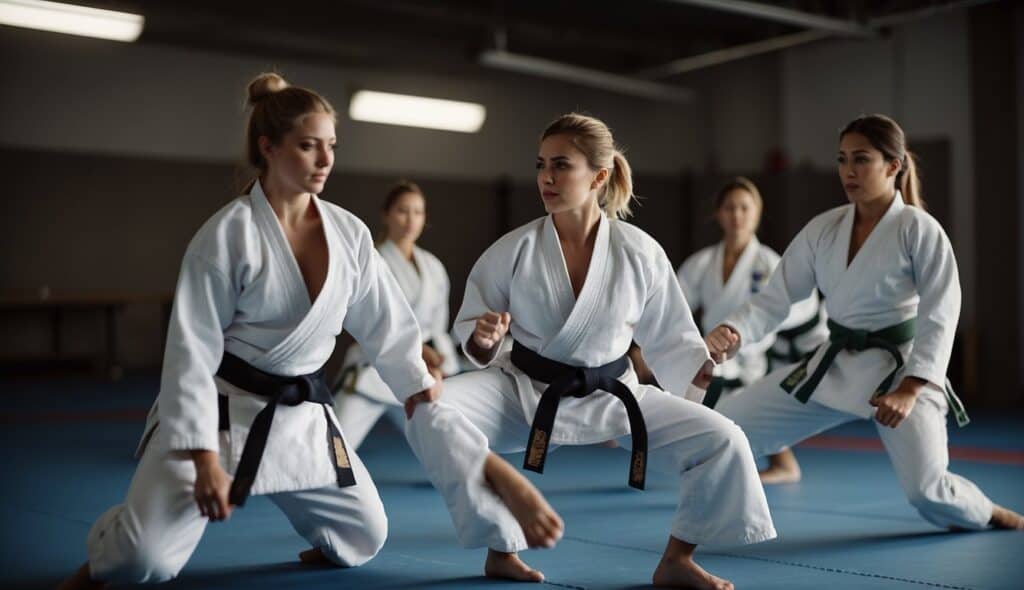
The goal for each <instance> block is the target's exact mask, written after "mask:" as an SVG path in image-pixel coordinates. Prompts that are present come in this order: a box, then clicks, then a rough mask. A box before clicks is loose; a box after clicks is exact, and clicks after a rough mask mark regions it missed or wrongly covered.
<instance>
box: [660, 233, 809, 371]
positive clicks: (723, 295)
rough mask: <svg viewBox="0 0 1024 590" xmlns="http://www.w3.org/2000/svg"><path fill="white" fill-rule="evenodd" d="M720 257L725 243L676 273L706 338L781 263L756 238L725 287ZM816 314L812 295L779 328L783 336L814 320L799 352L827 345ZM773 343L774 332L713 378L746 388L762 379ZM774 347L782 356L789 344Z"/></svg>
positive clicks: (797, 342)
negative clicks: (783, 332) (814, 322)
mask: <svg viewBox="0 0 1024 590" xmlns="http://www.w3.org/2000/svg"><path fill="white" fill-rule="evenodd" d="M724 257H725V244H724V243H718V244H715V245H713V246H708V247H706V248H703V249H701V250H698V251H697V252H696V253H695V254H693V255H691V256H690V257H689V258H687V259H686V260H685V261H684V262H683V264H682V266H680V267H679V271H678V272H677V277H678V279H679V285H680V287H682V290H683V295H684V296H685V297H686V301H687V303H689V304H690V309H692V310H693V311H696V310H698V309H701V310H702V314H701V327H702V328H703V329H704V333H705V334H707V333H708V332H710V331H711V330H713V329H714V328H715V326H717V325H719V324H721V323H722V322H723V321H724V320H725V318H726V317H728V316H729V314H730V313H732V312H734V311H736V310H737V309H739V308H740V307H741V306H742V305H743V304H744V303H746V302H747V301H748V300H749V299H750V297H751V296H753V295H754V294H756V293H758V292H759V291H760V290H761V289H762V288H763V287H764V286H765V285H766V284H767V283H768V279H769V277H771V275H772V272H774V271H775V267H776V266H777V265H778V264H779V260H780V257H779V255H778V254H777V253H776V252H775V250H772V249H771V248H769V247H768V246H765V245H764V244H762V243H761V242H760V241H759V240H758V239H757V237H756V236H755V237H753V238H752V239H751V240H750V243H749V244H747V246H746V248H744V249H743V252H742V253H741V254H740V257H739V259H738V260H737V261H736V266H735V267H734V268H733V270H732V273H731V274H730V275H729V279H728V280H727V281H723V280H722V269H723V264H724ZM818 308H819V298H818V293H817V291H814V292H812V293H811V295H810V296H809V297H807V298H805V299H803V300H801V301H798V302H795V303H794V304H793V306H792V308H791V310H790V313H789V316H788V317H787V318H786V320H785V321H784V322H783V323H782V324H781V325H780V326H779V328H778V329H779V330H787V329H790V328H794V327H797V326H801V325H804V324H806V323H807V322H809V321H810V320H812V319H815V318H817V319H818V321H817V323H816V324H815V325H814V327H813V328H811V329H810V330H808V331H807V332H805V333H803V334H801V335H800V336H798V337H797V338H796V339H795V342H794V344H795V345H796V346H797V348H798V350H802V351H806V352H810V351H812V350H814V349H815V348H817V346H818V345H819V344H821V343H822V342H824V341H825V340H827V339H828V330H827V329H826V328H825V321H824V318H823V317H822V316H821V314H819V309H818ZM776 340H777V339H776V334H775V332H774V331H773V332H769V333H768V334H766V335H765V336H764V337H763V338H762V339H761V340H760V341H758V342H754V343H751V344H749V345H748V344H744V345H743V348H742V350H740V352H739V354H737V355H736V356H735V357H733V358H731V359H729V360H727V361H726V362H724V363H721V364H720V365H718V366H717V367H715V376H716V377H721V378H722V379H725V380H726V381H727V382H729V381H735V380H738V381H740V382H742V383H743V384H744V385H747V384H750V383H753V382H755V381H757V380H758V379H760V378H761V377H764V376H765V374H766V373H767V372H768V356H767V353H768V351H769V350H770V349H772V348H773V347H775V346H776V344H777V342H776ZM778 344H779V349H780V351H783V350H784V351H785V352H786V353H788V352H789V343H788V342H787V343H778ZM726 389H727V390H728V389H730V388H729V387H727V388H726Z"/></svg>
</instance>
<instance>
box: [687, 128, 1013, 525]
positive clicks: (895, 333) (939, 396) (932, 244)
mask: <svg viewBox="0 0 1024 590" xmlns="http://www.w3.org/2000/svg"><path fill="white" fill-rule="evenodd" d="M837 160H838V172H839V180H840V182H841V183H842V185H843V188H844V189H845V191H846V196H847V198H848V199H849V201H850V203H849V204H847V205H843V206H840V207H836V208H835V209H831V210H829V211H826V212H825V213H822V214H821V215H818V216H817V217H815V218H814V219H812V220H811V221H810V222H809V223H808V224H807V225H806V226H805V227H804V228H803V229H802V230H801V231H800V233H799V234H797V236H796V237H795V238H794V239H793V241H792V242H791V243H790V245H789V247H788V248H786V252H785V253H784V254H783V255H782V261H781V262H780V263H779V266H778V268H777V269H776V271H775V274H773V275H772V278H771V280H770V281H769V282H768V285H767V286H765V288H764V289H762V290H761V292H760V293H758V294H757V295H755V296H754V297H753V298H752V299H751V300H750V301H749V302H747V304H746V305H744V306H743V307H742V308H740V309H739V310H737V311H736V312H735V313H733V314H731V315H730V316H729V317H728V318H726V319H725V320H724V321H722V322H721V324H720V325H719V326H718V327H716V328H715V329H714V330H712V331H711V332H710V333H709V334H708V335H707V338H706V340H707V343H708V347H709V349H710V350H711V352H712V354H716V355H727V356H730V357H731V356H734V355H735V354H736V351H737V350H738V349H739V348H740V347H741V346H744V345H746V344H747V343H748V342H757V341H758V340H760V339H761V338H763V337H764V335H765V334H768V333H770V332H771V331H772V330H774V329H775V328H776V327H777V326H778V325H779V324H780V323H781V322H782V321H783V320H784V319H785V318H786V316H787V315H788V314H789V310H790V307H791V306H792V304H793V302H795V301H799V300H801V299H804V298H806V297H808V296H810V295H811V293H812V292H813V291H814V289H815V288H817V289H818V290H820V291H821V292H822V293H823V294H824V296H825V308H826V311H827V312H828V317H829V320H828V328H829V332H830V334H829V341H828V342H827V343H825V344H823V345H821V346H820V347H818V350H817V351H815V353H814V354H813V355H811V356H810V357H807V358H806V359H804V360H802V361H800V362H797V363H793V364H791V365H789V366H786V367H782V368H781V369H779V370H777V371H773V372H772V373H770V374H769V375H768V376H767V377H765V378H764V379H761V380H760V381H758V382H757V383H754V384H752V385H750V386H749V387H747V388H746V390H745V392H744V394H743V395H741V396H737V397H735V398H731V399H726V400H723V402H722V403H720V404H719V405H718V410H719V411H720V412H722V413H723V414H724V415H726V416H728V417H729V418H731V419H732V420H734V421H735V422H736V423H737V424H738V425H739V426H740V427H741V428H743V431H744V432H745V433H746V434H747V436H748V437H749V438H750V446H751V448H752V449H753V451H754V453H755V454H757V455H765V454H769V453H774V452H777V451H778V450H779V449H781V448H783V447H785V446H791V445H793V444H796V443H798V442H800V441H802V440H804V439H806V438H808V437H810V436H813V435H814V434H816V433H818V432H821V431H823V430H826V429H829V428H831V427H833V426H838V425H840V424H843V423H846V422H851V421H854V420H857V419H871V418H874V421H875V428H876V430H877V431H878V435H879V437H880V438H881V439H882V443H883V444H884V445H885V449H886V451H887V452H888V454H889V458H890V459H891V461H892V465H893V468H894V469H895V471H896V476H897V478H898V479H899V482H900V485H901V486H902V487H903V491H904V493H906V495H907V499H908V500H909V501H910V503H911V505H913V506H914V508H916V509H917V511H918V513H920V515H921V516H922V517H923V518H924V519H926V520H928V521H929V522H931V523H932V524H935V525H936V526H939V527H942V528H947V529H953V530H963V529H968V530H977V529H984V528H988V527H995V528H1010V529H1024V518H1022V517H1021V516H1020V515H1019V514H1017V513H1015V512H1013V511H1012V510H1008V509H1006V508H1003V507H1002V506H999V505H997V504H994V503H993V502H992V501H991V500H989V498H988V497H987V496H986V495H985V494H984V492H982V491H981V490H980V489H979V488H978V486H976V485H975V484H974V483H973V482H971V481H970V480H968V479H966V478H965V477H963V476H960V475H957V474H955V473H952V472H951V471H949V450H948V448H947V437H946V416H947V413H952V414H953V416H954V417H955V419H956V421H957V423H958V424H959V425H961V426H963V425H965V424H967V421H968V420H967V414H966V412H965V411H964V407H963V404H961V403H960V400H959V399H958V398H957V396H956V394H955V393H954V392H953V390H952V388H951V387H950V385H949V382H948V380H947V379H946V369H947V367H948V365H949V358H950V354H951V351H952V348H953V337H954V335H955V331H956V324H957V320H958V319H959V316H960V280H959V277H958V273H957V265H956V259H955V258H954V256H953V248H952V246H951V245H950V242H949V238H947V237H946V233H945V232H944V231H943V230H942V226H940V225H939V222H938V221H936V220H935V218H934V217H932V216H931V215H929V214H928V213H927V212H926V211H925V210H924V208H923V207H922V201H921V196H920V187H919V183H918V179H917V174H916V172H915V166H914V157H913V155H912V154H911V153H910V151H909V150H908V149H907V144H906V138H905V136H904V134H903V130H902V129H901V128H900V126H899V125H897V124H896V122H895V121H893V120H892V119H890V118H889V117H886V116H884V115H865V116H861V117H858V118H856V119H854V120H853V121H851V122H850V123H849V124H848V125H847V126H846V127H845V128H844V129H843V130H842V131H841V132H840V134H839V153H838V156H837Z"/></svg>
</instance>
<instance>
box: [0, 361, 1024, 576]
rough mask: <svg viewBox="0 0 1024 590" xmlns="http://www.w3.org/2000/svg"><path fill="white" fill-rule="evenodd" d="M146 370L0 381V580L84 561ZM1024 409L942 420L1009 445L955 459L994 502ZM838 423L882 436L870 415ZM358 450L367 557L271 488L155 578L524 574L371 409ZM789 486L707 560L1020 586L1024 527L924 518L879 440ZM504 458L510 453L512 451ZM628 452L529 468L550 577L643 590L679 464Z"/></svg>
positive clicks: (804, 456)
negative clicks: (365, 498) (642, 480)
mask: <svg viewBox="0 0 1024 590" xmlns="http://www.w3.org/2000/svg"><path fill="white" fill-rule="evenodd" d="M156 387H157V380H156V378H154V377H131V378H128V379H125V380H123V381H121V382H118V383H115V384H110V383H104V382H97V381H89V380H84V379H70V378H65V379H46V380H40V379H37V380H23V381H4V382H0V420H2V422H3V423H2V428H0V432H2V434H0V442H2V443H3V447H2V448H3V449H4V451H5V456H6V465H5V467H6V468H5V469H4V471H3V486H2V489H3V492H2V500H3V501H2V502H0V522H2V523H3V529H2V531H3V532H2V534H0V586H2V587H3V588H45V587H52V586H53V585H55V584H56V583H57V582H58V581H59V579H60V578H61V577H62V576H64V575H67V574H68V573H70V572H71V571H72V570H74V569H75V568H76V567H77V566H78V565H79V564H80V563H81V562H82V561H83V560H84V558H85V536H86V533H87V531H88V529H89V526H90V525H91V523H92V522H93V520H94V519H95V518H96V517H97V516H98V515H99V514H100V513H102V512H103V511H104V510H106V509H107V508H109V507H110V506H111V505H113V504H115V503H117V502H119V501H120V500H121V499H122V498H123V495H124V492H125V490H126V489H127V486H128V482H129V480H130V478H131V476H132V473H133V472H134V468H135V462H134V460H133V459H132V452H133V450H134V447H135V444H136V442H137V439H138V436H139V434H140V431H141V428H142V414H143V413H144V411H145V410H146V409H147V408H148V406H149V404H150V402H151V401H152V399H153V397H154V396H155V393H156ZM1022 426H1024V418H1022V417H1021V416H1006V415H1001V416H995V415H992V416H985V415H980V416H975V422H974V423H973V424H971V425H970V426H969V427H968V428H966V429H963V430H957V429H956V428H955V427H954V428H951V429H950V440H951V445H952V446H954V447H957V446H963V447H975V448H981V449H990V450H992V451H996V452H1000V451H1002V452H1004V455H1003V457H1004V458H1005V456H1006V453H1005V452H1006V451H1010V452H1017V453H1012V454H1011V460H1010V462H1009V464H998V463H996V462H991V461H983V460H971V461H966V460H954V461H953V463H952V469H953V470H954V471H956V472H957V473H960V474H962V475H964V476H966V477H968V478H970V479H972V480H974V481H975V482H976V483H977V484H978V485H980V486H981V487H982V489H984V490H985V491H986V493H988V495H989V496H990V497H991V498H992V499H993V500H994V501H996V502H998V503H1001V504H1003V505H1006V506H1008V507H1010V508H1013V509H1015V510H1017V511H1024V461H1016V462H1015V460H1014V459H1013V458H1012V457H1016V456H1024V455H1022V454H1021V453H1020V452H1022V451H1024V428H1022ZM831 434H834V435H839V436H842V437H857V438H863V439H875V438H877V437H876V436H875V433H874V428H873V427H872V426H871V425H870V424H869V423H868V422H858V423H855V424H851V425H847V426H844V427H842V428H840V429H837V430H836V431H833V433H831ZM359 452H360V455H361V456H362V457H363V460H364V461H365V462H366V464H367V467H368V468H369V470H370V472H371V474H373V476H374V479H375V481H376V483H377V486H378V488H379V489H380V493H381V496H382V497H383V500H384V504H385V506H386V508H387V511H388V516H389V519H390V536H389V540H388V543H387V545H386V546H385V547H384V549H383V550H382V552H381V553H380V555H378V556H377V557H376V558H375V559H374V560H372V561H371V562H370V563H369V564H367V565H365V566H363V567H360V568H355V569H349V570H340V569H333V568H319V567H307V566H301V565H299V564H298V562H297V560H296V554H297V553H298V552H299V551H301V550H303V549H306V546H305V544H304V542H303V540H302V539H301V538H300V537H298V536H297V535H296V534H295V533H294V532H293V530H292V529H291V526H290V525H289V523H288V522H287V520H285V518H284V517H283V515H281V514H280V513H279V512H278V511H277V509H276V508H275V507H274V506H273V505H272V504H271V503H270V502H269V501H267V500H266V499H265V498H261V497H256V498H254V499H252V500H251V501H250V502H249V503H248V504H247V505H246V507H245V508H244V509H243V510H240V511H237V512H236V513H235V515H234V516H233V517H232V518H231V520H230V521H229V522H227V523H223V524H213V525H211V526H210V527H208V528H207V533H206V536H205V537H204V538H203V540H202V542H201V543H200V545H199V547H198V549H197V550H196V553H195V554H194V555H193V557H192V559H191V561H190V562H189V563H188V565H187V566H186V567H185V569H184V571H183V572H182V573H181V575H180V577H179V578H178V579H176V580H174V581H172V582H170V583H168V584H166V585H165V586H162V587H166V588H281V587H299V586H301V587H304V588H308V589H316V588H338V589H341V588H374V589H377V588H380V589H387V588H459V589H476V588H488V589H499V588H505V587H509V588H511V587H516V588H522V587H523V586H522V585H521V584H515V583H511V582H509V583H503V582H496V581H492V580H488V579H486V578H484V577H482V575H481V571H482V563H483V557H484V552H483V551H479V550H474V551H469V550H464V549H462V548H460V547H459V546H458V544H457V542H456V540H455V534H454V531H453V529H452V525H451V521H450V520H449V517H448V513H447V511H446V510H445V508H444V504H443V502H442V500H441V498H440V496H439V495H438V494H437V493H436V492H435V491H434V489H433V488H432V487H431V486H430V484H429V483H428V482H427V481H426V478H425V476H424V474H423V471H422V469H421V467H420V466H419V464H418V463H417V461H416V459H415V458H414V457H413V456H412V454H411V452H410V451H409V450H408V448H407V446H406V445H405V441H404V439H403V438H402V437H401V434H400V433H398V432H397V431H396V430H395V429H394V428H393V427H392V426H391V425H390V424H388V423H386V421H385V422H382V423H381V424H379V425H378V426H377V428H376V429H375V430H374V431H373V433H371V435H370V438H369V439H368V440H367V442H366V444H365V445H364V446H363V448H361V449H360V451H359ZM796 452H797V456H798V458H799V460H800V462H801V465H802V467H803V470H804V479H803V481H802V482H800V483H799V484H792V485H784V486H774V487H769V488H768V490H767V491H768V499H769V503H770V505H771V509H772V514H773V516H774V518H775V524H776V528H777V529H778V531H779V534H780V537H779V539H777V540H775V541H771V542H768V543H762V544H759V545H752V546H746V547H736V548H724V549H723V548H714V549H703V548H702V549H699V550H698V557H699V561H700V563H701V564H702V565H703V566H704V567H705V568H707V569H708V570H710V571H711V572H713V573H716V574H718V575H721V576H724V577H726V578H728V579H730V580H732V581H733V582H735V583H736V586H737V588H757V589H762V588H763V589H787V590H788V589H794V588H829V589H830V590H846V589H861V588H864V589H874V588H921V587H926V588H927V587H931V588H954V589H959V588H972V589H1007V590H1009V589H1015V590H1018V589H1021V588H1024V533H1019V532H1003V531H987V532H981V533H947V532H945V531H942V530H940V529H937V528H936V527H934V526H932V525H930V524H928V523H927V522H925V521H924V520H922V519H921V518H919V517H918V515H917V513H916V512H915V511H914V510H913V509H912V508H911V507H910V506H909V505H908V504H907V502H906V500H905V499H904V497H903V494H902V492H901V491H900V489H899V486H898V484H897V482H896V479H895V476H894V475H893V473H892V470H891V468H890V465H889V462H888V458H887V457H886V456H885V454H884V453H881V452H877V451H870V450H867V451H854V450H833V449H820V448H799V447H798V448H797V450H796ZM510 460H511V461H513V463H514V464H519V463H521V457H515V456H513V457H511V458H510ZM626 463H627V455H626V454H625V453H624V451H621V450H615V449H607V448H598V447H586V448H562V449H559V450H558V451H557V452H556V453H554V454H553V455H552V456H551V457H550V458H549V461H548V468H547V473H546V474H545V475H541V476H537V475H534V474H530V478H531V480H532V481H534V482H535V483H536V484H537V485H538V486H539V487H540V489H541V490H542V491H543V492H544V493H545V494H546V495H547V497H548V499H549V501H550V502H551V503H552V505H553V506H554V507H555V508H556V509H557V510H558V511H559V513H560V514H561V515H562V517H563V518H564V519H565V521H566V537H565V539H564V540H563V541H562V542H560V543H559V545H558V546H557V547H556V548H555V549H553V550H545V551H530V552H527V553H525V554H524V558H525V559H526V560H527V561H528V563H530V564H531V565H533V566H535V567H537V568H539V569H541V570H543V571H544V572H545V574H546V575H547V578H548V581H547V582H546V583H545V585H547V586H555V587H560V588H576V589H587V590H591V589H593V590H598V589H612V588H615V589H622V588H646V587H648V586H647V585H646V584H647V582H648V581H649V580H650V575H651V572H652V571H653V569H654V567H655V565H656V564H657V562H658V558H659V556H660V554H661V551H662V549H663V548H664V544H665V541H666V539H667V530H668V523H669V521H670V519H671V516H672V513H673V510H674V507H675V504H676V502H677V489H676V484H675V481H674V479H673V478H672V477H670V476H666V475H663V474H658V473H650V474H649V476H648V488H649V489H648V490H647V491H645V492H638V491H635V490H631V489H629V488H627V487H626V486H625V482H624V478H625V465H626Z"/></svg>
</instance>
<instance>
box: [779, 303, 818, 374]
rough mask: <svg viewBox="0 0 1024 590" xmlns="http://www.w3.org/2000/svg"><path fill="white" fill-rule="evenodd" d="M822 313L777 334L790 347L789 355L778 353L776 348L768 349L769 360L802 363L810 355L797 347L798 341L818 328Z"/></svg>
mask: <svg viewBox="0 0 1024 590" xmlns="http://www.w3.org/2000/svg"><path fill="white" fill-rule="evenodd" d="M820 314H821V312H820V311H819V312H818V313H816V314H814V317H812V318H811V319H809V320H807V321H806V322H804V323H802V324H800V325H799V326H796V327H795V328H790V329H788V330H781V331H779V332H777V333H776V334H775V336H776V337H777V338H778V339H779V340H784V341H785V342H786V344H787V345H788V347H789V353H788V354H783V353H781V352H778V351H776V350H775V349H774V348H769V349H768V353H767V355H768V360H769V361H772V360H775V361H782V362H785V363H796V362H799V361H802V360H803V359H804V357H805V356H807V355H808V353H801V352H800V351H799V350H798V349H797V347H796V339H797V338H798V337H800V336H803V335H804V334H806V333H808V332H810V331H811V330H813V329H814V328H816V327H817V326H818V322H819V321H820V320H821V316H820Z"/></svg>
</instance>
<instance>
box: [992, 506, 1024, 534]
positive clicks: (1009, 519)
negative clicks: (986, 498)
mask: <svg viewBox="0 0 1024 590" xmlns="http://www.w3.org/2000/svg"><path fill="white" fill-rule="evenodd" d="M988 523H989V524H990V525H992V527H993V528H997V529H1012V530H1018V531H1021V530H1024V516H1021V515H1019V514H1017V513H1016V512H1014V511H1013V510H1010V509H1009V508H1003V507H1002V506H1000V505H998V504H993V505H992V520H990V521H988Z"/></svg>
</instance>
